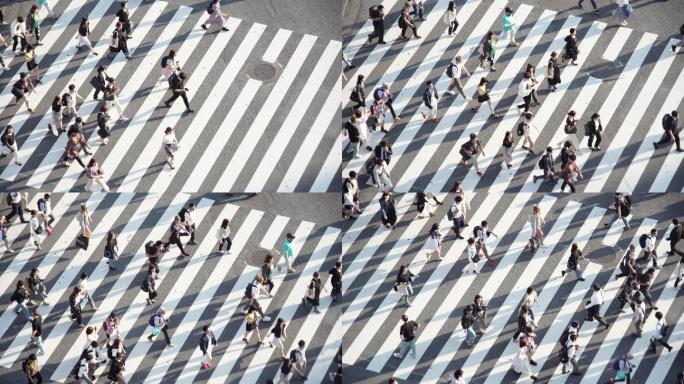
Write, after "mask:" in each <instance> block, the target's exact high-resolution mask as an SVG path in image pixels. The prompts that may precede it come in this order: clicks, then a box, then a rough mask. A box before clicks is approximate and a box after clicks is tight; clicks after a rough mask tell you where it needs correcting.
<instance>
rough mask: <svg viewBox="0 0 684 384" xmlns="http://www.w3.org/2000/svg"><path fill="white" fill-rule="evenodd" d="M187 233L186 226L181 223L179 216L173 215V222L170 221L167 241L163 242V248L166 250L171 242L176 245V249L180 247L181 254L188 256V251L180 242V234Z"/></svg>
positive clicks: (184, 234) (185, 234)
mask: <svg viewBox="0 0 684 384" xmlns="http://www.w3.org/2000/svg"><path fill="white" fill-rule="evenodd" d="M187 235H188V231H187V227H186V226H185V225H183V224H182V223H181V218H180V216H175V217H174V218H173V223H171V233H170V234H169V241H167V242H166V243H165V244H164V249H166V250H168V249H169V246H170V245H171V244H175V245H176V246H178V249H180V251H181V255H182V256H183V257H190V253H188V252H187V251H186V250H185V248H184V247H183V243H182V242H181V236H187Z"/></svg>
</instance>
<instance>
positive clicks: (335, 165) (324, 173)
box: [284, 134, 344, 192]
mask: <svg viewBox="0 0 684 384" xmlns="http://www.w3.org/2000/svg"><path fill="white" fill-rule="evenodd" d="M343 141H344V139H343V136H342V135H341V134H340V135H337V139H336V140H335V143H334V144H333V146H332V148H331V149H330V153H328V157H326V158H325V161H324V162H323V165H322V166H321V170H320V172H319V173H318V176H316V180H314V183H313V185H312V186H311V190H310V191H311V192H323V191H328V188H329V187H330V184H331V183H333V182H335V181H337V180H339V179H338V178H339V173H340V164H341V163H342V151H343V150H344V145H343ZM284 180H287V179H284ZM290 188H294V186H290Z"/></svg>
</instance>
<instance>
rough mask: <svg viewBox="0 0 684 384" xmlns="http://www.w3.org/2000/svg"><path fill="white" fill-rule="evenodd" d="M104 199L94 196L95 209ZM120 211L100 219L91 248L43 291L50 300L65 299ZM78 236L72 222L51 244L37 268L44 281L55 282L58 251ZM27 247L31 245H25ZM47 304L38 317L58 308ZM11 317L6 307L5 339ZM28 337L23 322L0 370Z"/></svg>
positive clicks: (0, 324)
mask: <svg viewBox="0 0 684 384" xmlns="http://www.w3.org/2000/svg"><path fill="white" fill-rule="evenodd" d="M105 196H106V195H104V194H97V195H93V197H95V198H94V199H93V200H95V201H97V204H98V208H99V206H100V205H101V204H102V202H103V201H104V197H105ZM130 197H132V196H130ZM95 201H93V202H92V203H94V202H95ZM92 203H91V204H92ZM88 205H90V204H88ZM123 208H124V205H123V204H122V205H120V206H116V207H114V208H113V209H112V208H110V209H109V210H108V211H107V212H109V211H112V214H109V213H108V214H107V215H105V216H103V219H102V221H101V222H99V223H95V229H94V230H93V236H92V238H91V240H92V242H93V244H92V247H90V248H89V250H87V251H84V250H82V249H79V250H78V252H77V253H76V255H74V256H73V257H72V258H71V259H70V260H69V265H68V266H67V267H66V268H65V269H64V270H63V271H62V273H61V274H59V277H58V278H57V279H56V280H55V283H54V284H53V285H52V287H50V288H49V289H48V288H47V287H46V289H48V295H49V296H52V297H53V298H60V297H63V296H64V293H65V292H66V291H67V289H68V288H69V284H71V282H72V281H73V280H74V279H75V278H76V277H78V275H79V273H80V270H81V266H82V265H83V264H85V263H86V262H87V261H88V259H89V258H90V256H91V255H92V253H93V252H94V251H95V249H96V247H97V244H98V243H99V241H100V240H102V239H103V238H104V236H106V234H107V231H109V229H110V228H111V227H112V226H113V225H114V222H115V221H116V219H117V218H118V217H119V215H120V214H121V211H123ZM96 209H97V208H95V209H93V211H95V210H96ZM80 233H81V227H80V225H79V223H78V221H77V220H75V221H72V222H71V223H70V224H69V227H68V228H67V229H66V230H65V231H64V233H63V234H62V236H60V238H59V240H58V241H57V242H56V243H55V244H54V246H53V248H52V249H51V250H50V253H48V254H47V255H46V256H45V258H43V260H42V261H41V263H40V266H38V269H39V270H40V272H41V275H42V276H43V278H46V279H47V278H50V277H53V278H54V276H50V272H51V271H52V268H53V267H54V266H55V265H57V263H58V261H59V259H60V257H61V256H62V253H63V252H58V250H59V248H62V247H64V245H63V244H64V243H66V244H67V246H66V247H64V248H68V247H70V246H71V245H72V244H73V243H72V240H73V239H75V238H76V236H77V235H78V234H80ZM27 246H30V245H29V244H27ZM55 248H57V249H55ZM65 250H66V249H65ZM50 301H51V303H50V305H43V306H40V307H38V308H37V309H38V311H39V312H40V314H41V315H43V316H47V315H48V314H49V313H50V312H51V311H52V309H53V308H54V307H55V305H57V302H56V301H54V300H50ZM14 317H16V315H15V314H14V313H13V311H11V308H9V307H8V308H7V309H6V310H5V311H4V312H3V314H2V316H0V335H4V334H5V332H6V331H7V329H8V328H9V327H10V326H11V325H12V322H13V320H14ZM30 334H31V325H30V324H29V322H26V323H24V325H23V327H22V329H21V330H20V331H19V332H18V333H17V334H16V336H15V338H14V340H13V341H12V345H10V347H9V348H8V349H7V350H5V352H3V354H2V357H0V366H3V367H11V366H12V364H13V363H14V361H15V360H16V359H17V358H18V357H19V355H20V354H21V351H22V350H23V349H24V347H26V343H25V341H26V340H28V338H29V336H30Z"/></svg>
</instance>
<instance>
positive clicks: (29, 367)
mask: <svg viewBox="0 0 684 384" xmlns="http://www.w3.org/2000/svg"><path fill="white" fill-rule="evenodd" d="M21 368H22V370H23V371H24V374H26V378H27V379H28V382H29V383H31V384H32V383H42V382H43V377H42V376H41V375H40V370H39V369H38V358H37V357H36V354H35V353H32V354H30V355H29V357H28V359H26V360H24V362H22V363H21Z"/></svg>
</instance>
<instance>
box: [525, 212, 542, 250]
mask: <svg viewBox="0 0 684 384" xmlns="http://www.w3.org/2000/svg"><path fill="white" fill-rule="evenodd" d="M529 221H530V226H531V227H532V238H531V239H530V240H531V245H532V247H531V248H532V250H535V249H536V248H539V247H540V246H543V245H544V230H543V229H542V226H543V225H544V224H546V223H545V222H544V219H543V218H542V216H541V208H539V206H538V205H535V206H533V207H532V214H530V219H529Z"/></svg>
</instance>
